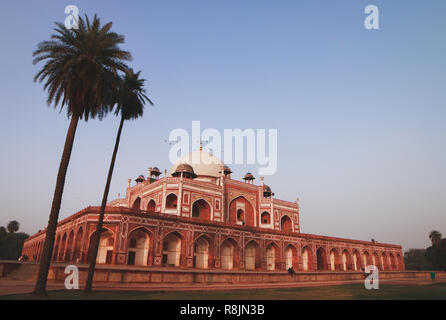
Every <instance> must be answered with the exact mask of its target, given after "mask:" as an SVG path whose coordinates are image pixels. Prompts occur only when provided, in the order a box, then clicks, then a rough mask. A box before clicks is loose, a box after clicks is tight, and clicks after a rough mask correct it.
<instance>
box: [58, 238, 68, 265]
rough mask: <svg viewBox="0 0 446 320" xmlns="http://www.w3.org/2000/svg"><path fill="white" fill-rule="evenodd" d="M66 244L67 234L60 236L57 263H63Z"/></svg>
mask: <svg viewBox="0 0 446 320" xmlns="http://www.w3.org/2000/svg"><path fill="white" fill-rule="evenodd" d="M66 244H67V234H66V233H64V235H63V236H62V242H61V243H60V248H59V256H58V257H57V260H58V261H64V256H65V246H66Z"/></svg>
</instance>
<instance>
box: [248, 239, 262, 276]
mask: <svg viewBox="0 0 446 320" xmlns="http://www.w3.org/2000/svg"><path fill="white" fill-rule="evenodd" d="M258 267H259V245H258V244H257V242H255V241H250V242H249V243H248V244H247V245H246V247H245V269H246V270H255V269H257V268H258Z"/></svg>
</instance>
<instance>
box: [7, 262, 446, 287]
mask: <svg viewBox="0 0 446 320" xmlns="http://www.w3.org/2000/svg"><path fill="white" fill-rule="evenodd" d="M67 265H69V264H66V263H54V264H52V265H51V268H50V271H49V274H48V281H50V282H63V281H64V280H65V278H66V277H67V274H65V272H64V271H65V267H66V266H67ZM77 267H78V268H79V280H80V282H81V283H83V282H85V279H86V278H87V273H88V265H87V264H80V265H77ZM37 269H38V265H37V264H36V263H23V264H20V263H17V262H1V261H0V270H5V271H4V272H3V274H2V273H0V277H1V276H3V277H4V278H8V277H9V278H11V277H12V276H13V277H14V279H16V280H34V279H35V278H36V276H37ZM6 270H13V271H12V272H11V274H8V273H7V272H6ZM379 278H380V279H403V278H404V279H420V280H421V279H425V280H430V271H410V270H406V271H380V272H379ZM436 278H437V279H446V272H444V271H436ZM363 279H364V274H363V273H361V272H345V271H339V272H338V271H311V272H297V273H296V274H294V275H290V274H288V272H286V271H282V270H281V271H245V270H205V269H189V268H187V269H186V268H185V269H181V268H155V267H133V266H110V265H97V266H96V271H95V277H94V280H95V282H113V283H154V284H155V283H158V284H160V283H178V284H209V285H211V284H239V283H246V284H249V283H281V282H283V283H285V282H287V283H289V282H318V281H351V280H363Z"/></svg>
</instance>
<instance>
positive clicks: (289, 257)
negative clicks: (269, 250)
mask: <svg viewBox="0 0 446 320" xmlns="http://www.w3.org/2000/svg"><path fill="white" fill-rule="evenodd" d="M289 268H293V269H294V270H297V250H296V248H295V247H294V246H292V245H288V246H287V247H286V248H285V269H286V270H288V269H289Z"/></svg>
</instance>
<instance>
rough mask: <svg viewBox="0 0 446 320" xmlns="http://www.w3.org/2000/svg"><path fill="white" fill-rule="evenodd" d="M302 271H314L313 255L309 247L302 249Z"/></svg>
mask: <svg viewBox="0 0 446 320" xmlns="http://www.w3.org/2000/svg"><path fill="white" fill-rule="evenodd" d="M301 254H302V270H303V271H310V270H313V254H312V252H311V248H310V247H309V246H304V247H303V248H302V253H301Z"/></svg>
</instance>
